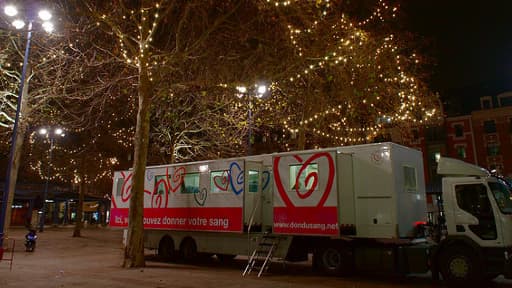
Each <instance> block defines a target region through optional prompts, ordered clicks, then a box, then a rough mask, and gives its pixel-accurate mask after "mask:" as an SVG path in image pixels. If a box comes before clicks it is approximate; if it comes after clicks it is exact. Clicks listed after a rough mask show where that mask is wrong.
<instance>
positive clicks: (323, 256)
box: [313, 247, 353, 276]
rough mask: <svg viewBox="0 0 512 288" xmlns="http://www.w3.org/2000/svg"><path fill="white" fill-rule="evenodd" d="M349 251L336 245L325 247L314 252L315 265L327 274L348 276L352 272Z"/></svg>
mask: <svg viewBox="0 0 512 288" xmlns="http://www.w3.org/2000/svg"><path fill="white" fill-rule="evenodd" d="M350 254H351V253H350V251H349V250H347V249H342V248H338V247H326V248H323V249H319V250H317V251H316V252H315V253H314V255H313V256H314V258H315V259H314V262H315V263H314V264H313V265H315V267H317V268H319V269H320V271H322V272H324V273H326V274H328V275H338V276H348V275H350V274H351V273H352V272H353V265H352V256H351V255H350Z"/></svg>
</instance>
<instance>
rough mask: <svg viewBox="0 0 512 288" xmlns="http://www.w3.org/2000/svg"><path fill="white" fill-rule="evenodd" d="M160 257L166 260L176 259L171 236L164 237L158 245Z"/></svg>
mask: <svg viewBox="0 0 512 288" xmlns="http://www.w3.org/2000/svg"><path fill="white" fill-rule="evenodd" d="M158 256H159V257H160V258H162V259H164V260H167V261H169V260H172V258H173V257H174V241H173V240H172V238H171V237H169V236H164V237H163V238H162V239H161V240H160V243H159V244H158Z"/></svg>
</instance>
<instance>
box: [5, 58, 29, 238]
mask: <svg viewBox="0 0 512 288" xmlns="http://www.w3.org/2000/svg"><path fill="white" fill-rule="evenodd" d="M27 65H28V64H27ZM26 73H27V75H30V65H29V66H27V72H26ZM29 81H30V77H25V83H24V84H23V91H22V93H21V94H22V97H21V103H20V105H21V106H20V114H19V118H18V127H17V134H16V139H14V143H11V145H14V149H13V153H14V154H13V157H12V159H10V160H9V161H12V162H11V163H10V171H9V172H10V175H9V179H10V181H9V187H8V188H7V193H8V195H7V203H6V206H5V207H6V209H5V222H4V235H3V236H4V237H5V238H7V236H8V234H9V227H10V226H11V210H12V202H13V200H14V193H15V191H16V182H17V181H18V170H19V167H20V160H21V152H22V150H23V140H24V138H25V133H26V131H27V126H28V123H26V118H25V117H24V116H25V115H29V114H30V110H31V109H30V107H29V106H28V97H29V95H28V82H29ZM13 133H14V131H13ZM9 172H8V173H9Z"/></svg>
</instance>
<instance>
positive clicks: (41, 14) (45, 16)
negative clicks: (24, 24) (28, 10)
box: [38, 9, 52, 21]
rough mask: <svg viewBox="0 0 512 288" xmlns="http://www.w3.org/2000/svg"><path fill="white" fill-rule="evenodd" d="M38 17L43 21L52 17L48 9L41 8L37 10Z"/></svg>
mask: <svg viewBox="0 0 512 288" xmlns="http://www.w3.org/2000/svg"><path fill="white" fill-rule="evenodd" d="M38 15H39V18H41V20H43V21H48V20H50V19H52V13H50V11H48V10H46V9H44V10H41V11H39V14H38Z"/></svg>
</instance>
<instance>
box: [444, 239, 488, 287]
mask: <svg viewBox="0 0 512 288" xmlns="http://www.w3.org/2000/svg"><path fill="white" fill-rule="evenodd" d="M480 266H481V265H480V262H479V260H478V258H477V257H476V255H475V253H474V251H472V250H471V249H469V248H460V247H448V248H446V249H445V251H444V252H442V254H441V255H440V264H439V270H440V272H441V275H442V276H443V279H444V280H446V281H447V282H449V283H452V284H462V283H469V282H471V283H475V282H480V280H482V279H481V278H482V277H481V270H480V269H481V267H480Z"/></svg>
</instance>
